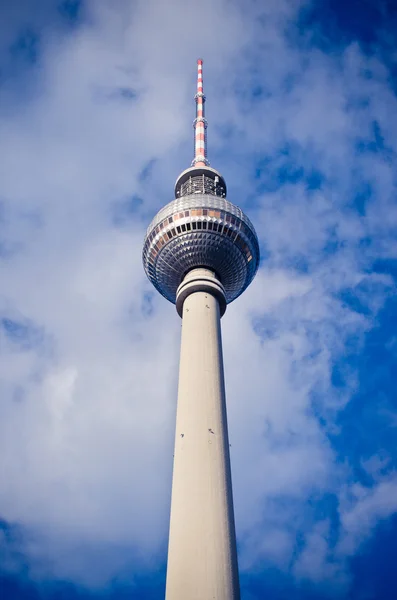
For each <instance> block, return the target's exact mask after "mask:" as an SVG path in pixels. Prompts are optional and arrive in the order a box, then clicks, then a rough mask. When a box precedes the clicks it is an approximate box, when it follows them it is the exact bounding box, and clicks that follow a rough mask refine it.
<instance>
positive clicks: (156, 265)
mask: <svg viewBox="0 0 397 600" xmlns="http://www.w3.org/2000/svg"><path fill="white" fill-rule="evenodd" d="M208 170H209V169H208ZM143 266H144V269H145V271H146V274H147V276H148V278H149V279H150V281H151V282H152V283H153V285H154V286H155V288H156V289H157V290H158V291H159V292H160V293H161V294H162V295H163V296H164V297H165V298H167V300H170V301H171V302H173V303H175V302H176V291H177V288H178V286H179V284H180V283H181V281H182V280H183V278H184V276H185V275H186V273H187V272H188V271H190V270H191V269H194V268H197V267H205V268H207V269H210V270H212V271H214V272H215V274H216V275H217V277H218V278H219V280H220V281H221V283H222V284H223V286H224V288H225V294H226V302H228V303H229V302H232V301H233V300H234V299H235V298H237V297H238V296H239V295H240V294H241V293H242V292H243V291H244V290H245V289H246V288H247V287H248V285H249V284H250V283H251V281H252V280H253V278H254V276H255V273H256V271H257V270H258V266H259V245H258V239H257V236H256V233H255V230H254V227H253V225H252V223H251V222H250V220H249V219H248V218H247V217H246V216H245V214H244V213H243V212H242V210H241V209H240V208H239V207H237V206H235V205H234V204H232V203H231V202H229V201H228V200H226V198H224V197H219V196H216V195H212V194H205V193H200V192H199V193H197V191H196V193H191V194H187V195H183V196H182V197H180V198H177V199H176V200H173V201H172V202H170V203H169V204H167V205H166V206H165V207H164V208H162V209H161V210H160V211H159V212H158V213H157V215H156V216H155V218H154V219H153V221H152V222H151V224H150V225H149V228H148V230H147V233H146V238H145V241H144V248H143Z"/></svg>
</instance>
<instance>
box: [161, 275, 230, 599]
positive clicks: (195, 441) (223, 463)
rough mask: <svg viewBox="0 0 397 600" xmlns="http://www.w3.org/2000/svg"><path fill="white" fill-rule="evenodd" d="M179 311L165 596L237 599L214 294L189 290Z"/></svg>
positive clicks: (221, 364)
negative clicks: (178, 346) (177, 371)
mask: <svg viewBox="0 0 397 600" xmlns="http://www.w3.org/2000/svg"><path fill="white" fill-rule="evenodd" d="M195 271H196V273H197V274H199V272H200V271H202V272H203V274H206V281H207V283H208V275H209V276H210V277H212V278H214V275H213V274H212V273H211V272H210V271H207V270H204V269H200V270H199V269H196V270H195ZM189 277H191V273H189V274H188V275H187V276H186V278H185V282H186V280H187V279H188V278H189ZM196 279H197V277H196ZM214 283H215V281H214ZM206 287H207V290H208V286H206ZM182 315H183V316H182V340H181V356H180V371H179V389H178V407H177V418H176V433H175V455H174V473H173V482H172V502H171V520H170V537H169V548H168V566H167V588H166V600H238V599H239V598H240V589H239V579H238V567H237V551H236V536H235V526H234V514H233V498H232V483H231V473H230V457H229V441H228V432H227V418H226V403H225V386H224V375H223V361H222V343H221V328H220V311H219V302H218V300H217V299H216V297H214V296H213V295H212V294H211V293H209V292H208V291H205V292H202V291H194V292H193V293H192V294H190V295H189V296H188V297H187V298H186V299H185V300H184V303H183V312H182Z"/></svg>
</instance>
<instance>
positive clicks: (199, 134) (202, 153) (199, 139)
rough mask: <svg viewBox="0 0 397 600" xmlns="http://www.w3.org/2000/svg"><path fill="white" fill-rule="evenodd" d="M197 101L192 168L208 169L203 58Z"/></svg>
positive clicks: (198, 68)
mask: <svg viewBox="0 0 397 600" xmlns="http://www.w3.org/2000/svg"><path fill="white" fill-rule="evenodd" d="M194 98H195V100H196V118H195V119H194V121H193V129H194V159H193V161H192V167H208V166H209V164H210V163H209V161H208V159H207V119H206V118H205V111H204V106H205V95H204V89H203V61H202V59H201V58H199V59H198V61H197V93H196V95H195V97H194Z"/></svg>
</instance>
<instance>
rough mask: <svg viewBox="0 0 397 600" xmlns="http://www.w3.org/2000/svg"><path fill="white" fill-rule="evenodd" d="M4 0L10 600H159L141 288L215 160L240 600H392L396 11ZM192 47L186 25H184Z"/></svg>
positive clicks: (153, 438) (163, 363)
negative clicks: (232, 248) (152, 246)
mask: <svg viewBox="0 0 397 600" xmlns="http://www.w3.org/2000/svg"><path fill="white" fill-rule="evenodd" d="M200 10H201V14H202V15H203V17H202V19H201V20H200V18H198V17H199V14H200V13H198V11H197V3H193V2H191V1H190V0H188V1H187V2H186V0H170V1H169V2H167V3H160V2H159V1H158V0H142V1H140V0H138V1H134V2H133V1H130V0H112V1H111V0H95V1H94V0H86V1H84V0H82V1H81V2H79V1H78V0H64V1H59V2H58V1H56V0H40V1H38V2H35V3H33V2H31V1H29V0H14V2H12V3H11V2H7V1H6V0H3V1H0V12H1V17H0V155H1V157H2V158H1V161H0V280H1V283H2V285H1V292H0V356H1V360H0V473H1V477H0V596H1V597H2V598H5V599H6V600H8V599H13V600H36V599H37V600H38V599H40V600H55V599H56V600H61V599H66V598H67V599H68V600H69V599H71V600H74V599H75V600H97V599H101V600H110V599H112V600H116V599H120V600H121V599H124V598H131V597H132V598H139V599H142V600H145V599H151V598H161V597H163V595H164V585H165V563H166V546H167V532H168V518H169V503H170V491H171V473H172V454H173V433H174V419H175V401H176V385H177V369H178V347H179V335H180V321H179V317H178V316H177V314H176V311H175V307H173V306H172V305H171V304H169V303H167V302H166V301H165V300H164V299H163V298H162V297H160V296H159V295H158V294H156V293H155V291H154V290H153V289H152V288H151V286H150V284H149V282H148V281H147V280H146V278H145V275H144V273H143V269H142V265H141V248H142V240H143V236H144V233H145V229H146V227H147V225H148V223H149V222H150V220H151V218H152V217H153V215H154V214H155V212H157V210H158V209H159V208H160V207H161V206H162V205H163V204H165V203H166V202H169V201H170V200H171V199H172V193H173V185H174V182H175V179H176V177H177V176H178V174H179V173H180V172H181V171H182V170H183V169H185V168H186V167H187V166H189V164H190V161H191V159H192V148H193V137H192V136H193V130H192V127H191V123H192V120H193V118H194V101H193V95H194V87H195V74H196V59H197V58H198V57H202V58H203V59H204V85H205V90H206V95H207V107H206V108H207V118H208V120H209V129H208V141H209V158H210V161H211V164H212V166H214V167H215V168H217V169H218V170H219V171H220V172H221V173H222V174H223V175H224V177H225V179H226V181H227V184H228V197H229V199H230V200H231V201H232V202H235V203H236V204H239V205H240V206H241V207H242V208H243V209H244V210H245V211H246V212H247V214H248V215H249V217H250V218H251V220H252V221H253V222H254V224H255V226H256V229H257V233H258V236H259V239H260V245H261V252H262V262H261V267H260V270H259V272H258V275H257V277H256V279H255V281H254V283H253V284H252V285H251V286H250V288H249V289H248V290H247V291H246V292H245V293H244V295H243V296H242V297H241V298H239V299H238V300H237V301H236V302H234V303H232V304H231V305H230V306H229V307H228V310H227V312H226V315H225V317H224V318H223V320H222V329H223V340H224V358H225V373H226V385H227V399H228V415H229V430H230V440H231V444H232V448H231V452H232V455H231V458H232V471H233V485H234V499H235V512H236V526H237V538H238V552H239V566H240V573H241V586H242V598H243V600H257V599H262V598H267V597H269V598H272V599H273V600H284V599H286V598H288V599H289V600H329V599H340V600H389V599H392V598H394V597H395V596H396V594H397V575H396V571H395V566H394V562H395V561H394V557H395V555H396V552H397V541H396V540H397V516H396V515H397V451H396V443H395V439H396V433H397V399H396V392H395V373H396V366H397V317H396V314H397V300H396V276H397V242H396V240H397V237H396V233H397V208H396V200H395V198H396V151H397V146H396V140H397V118H396V115H397V99H396V92H397V86H396V50H395V47H396V43H395V42H396V33H395V32H396V31H397V27H396V26H397V8H396V6H395V5H394V4H393V3H392V2H386V1H379V0H378V1H377V2H375V1H374V0H366V1H363V2H360V3H358V2H353V0H351V1H350V2H342V0H338V1H337V0H328V1H325V0H324V1H323V2H306V1H304V0H300V1H296V2H295V1H288V0H277V1H276V0H267V1H266V2H255V1H254V0H246V1H245V2H244V3H238V2H237V1H231V2H229V1H226V0H202V2H201V8H200ZM200 24H201V26H200Z"/></svg>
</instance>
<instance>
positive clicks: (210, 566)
mask: <svg viewBox="0 0 397 600" xmlns="http://www.w3.org/2000/svg"><path fill="white" fill-rule="evenodd" d="M197 65H198V77H197V93H196V96H195V99H196V118H195V120H194V123H193V127H194V131H195V137H194V140H195V143H194V146H195V151H194V159H193V162H192V164H191V167H190V168H189V169H187V170H186V171H183V172H182V173H181V174H180V175H179V177H178V179H177V181H176V184H175V200H172V202H170V203H169V204H167V205H166V206H164V208H162V209H161V210H160V211H159V212H158V213H157V215H156V216H155V217H154V219H153V221H152V222H151V224H150V225H149V228H148V230H147V232H146V237H145V241H144V247H143V265H144V269H145V271H146V274H147V276H148V278H149V279H150V281H151V282H152V283H153V285H154V286H155V288H156V289H157V290H158V291H159V292H160V294H162V295H163V296H164V297H165V298H167V300H170V301H171V302H173V303H174V304H176V309H177V311H178V314H179V316H180V317H181V318H182V339H181V354H180V367H179V386H178V404H177V416H176V432H175V452H174V471H173V481H172V500H171V518H170V533H169V546H168V565H167V585H166V600H213V599H215V600H238V599H239V598H240V587H239V578H238V566H237V551H236V534H235V526H234V513H233V497H232V481H231V472H230V456H229V441H228V431H227V418H226V402H225V384H224V375H223V359H222V342H221V326H220V325H221V324H220V319H221V317H222V316H223V314H224V313H225V310H226V305H227V304H228V303H229V302H232V301H233V300H234V299H235V298H237V297H238V296H239V295H240V294H241V293H242V292H243V291H244V290H245V289H246V288H247V286H248V285H249V284H250V283H251V281H252V280H253V278H254V276H255V273H256V271H257V269H258V265H259V246H258V239H257V237H256V233H255V230H254V227H253V225H252V224H251V222H250V220H249V219H248V218H247V217H246V216H245V214H244V213H243V212H242V210H241V209H240V208H239V207H238V206H236V205H234V204H232V203H231V202H229V201H228V200H226V183H225V180H224V178H223V177H222V175H221V174H220V173H219V172H218V171H216V170H215V169H212V168H211V167H210V166H209V162H208V159H207V139H206V130H207V121H206V119H205V114H204V106H205V96H204V91H203V61H202V60H201V59H199V60H198V61H197Z"/></svg>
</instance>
